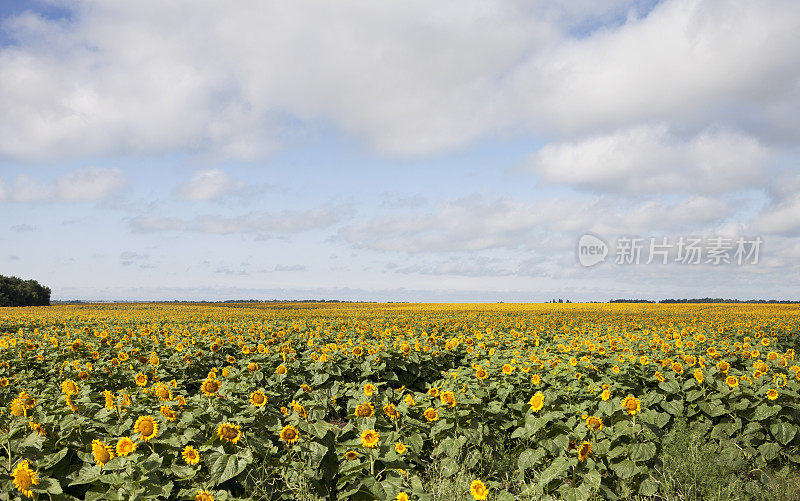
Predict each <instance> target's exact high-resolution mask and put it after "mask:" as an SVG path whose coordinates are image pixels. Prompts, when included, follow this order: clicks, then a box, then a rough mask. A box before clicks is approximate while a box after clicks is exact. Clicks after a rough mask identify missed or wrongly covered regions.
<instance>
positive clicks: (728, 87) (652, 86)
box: [0, 0, 800, 301]
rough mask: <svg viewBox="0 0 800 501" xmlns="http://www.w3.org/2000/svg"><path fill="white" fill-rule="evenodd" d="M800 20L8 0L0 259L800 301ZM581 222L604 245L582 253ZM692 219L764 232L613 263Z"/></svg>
mask: <svg viewBox="0 0 800 501" xmlns="http://www.w3.org/2000/svg"><path fill="white" fill-rule="evenodd" d="M798 29H800V6H799V5H798V4H797V3H796V2H792V1H788V0H786V1H777V0H776V1H767V2H755V1H754V2H724V1H723V2H706V1H701V0H694V1H688V0H681V1H679V0H667V1H663V2H643V1H638V2H636V1H625V0H609V1H600V2H588V1H587V2H569V3H563V4H556V3H552V2H522V1H520V2H515V1H512V2H505V3H501V4H498V3H496V2H488V1H477V0H474V1H467V2H440V3H437V4H436V5H430V4H429V3H426V2H421V1H419V2H405V3H380V4H378V3H374V2H356V1H353V2H350V1H346V2H339V3H336V5H335V6H334V5H333V4H331V5H324V4H319V3H316V2H306V1H298V2H293V3H291V4H284V3H281V2H274V3H273V2H257V3H254V4H252V5H241V6H240V5H238V4H237V5H231V4H217V3H211V2H209V3H204V2H199V3H198V2H188V1H187V2H183V3H182V2H178V3H175V4H170V6H168V7H167V6H164V5H163V3H162V2H155V1H153V2H149V1H144V2H136V3H131V4H129V3H122V2H109V1H100V0H94V1H78V0H75V1H72V2H68V3H55V2H47V1H34V2H21V1H11V2H3V4H2V6H0V110H2V111H0V248H2V251H0V274H4V275H17V276H21V277H25V278H36V279H38V280H40V281H41V282H43V283H45V284H47V285H49V286H50V287H51V288H52V289H53V297H54V298H56V299H73V298H81V299H126V300H128V299H132V300H137V299H143V300H144V299H213V300H218V299H226V298H261V299H274V298H330V299H348V300H419V301H546V300H550V299H551V298H559V297H561V298H570V299H572V300H607V299H610V298H614V297H644V298H656V299H657V298H663V297H676V296H678V297H697V296H719V297H739V298H750V297H758V298H764V297H766V298H773V297H779V298H794V299H800V291H798V285H797V284H798V283H800V282H799V281H798V279H799V278H800V268H799V266H800V265H798V264H796V263H797V262H798V257H800V242H798V240H797V236H798V235H800V216H798V214H800V175H799V173H798V147H797V145H798V131H799V130H800V128H798V127H797V120H796V116H798V115H799V114H800V109H798V108H800V106H799V105H800V92H798V90H797V89H798V88H800V56H798V55H797V54H800V51H798V50H796V49H800V47H797V45H798V43H800V42H799V41H798V39H797V36H796V34H797V33H798ZM793 49H795V50H793ZM586 232H591V233H593V234H596V235H599V236H601V237H602V238H603V239H605V240H606V241H607V242H608V243H609V244H611V246H612V248H611V258H610V259H608V260H607V261H606V262H604V263H601V264H600V265H598V266H594V267H591V268H585V267H582V266H581V265H580V264H579V262H578V260H577V258H576V243H577V241H578V238H579V237H580V236H581V235H583V234H584V233H586ZM688 235H694V236H699V237H702V238H704V239H709V238H711V237H713V236H715V235H723V236H726V237H729V238H731V239H736V238H738V237H745V238H748V239H751V238H754V237H755V236H760V237H762V238H763V241H764V246H763V248H761V249H760V252H761V254H760V259H759V262H758V263H756V264H749V265H746V266H736V265H729V266H712V265H706V264H701V265H698V266H688V265H685V264H680V263H676V262H674V259H672V258H674V257H675V255H674V253H673V254H671V255H670V257H671V261H672V262H671V263H670V264H668V265H656V264H650V265H644V264H643V265H639V266H625V265H619V264H615V263H614V262H613V257H614V256H613V253H614V248H613V244H614V242H615V241H616V239H617V238H619V237H620V236H639V237H642V238H645V239H648V238H649V237H656V238H668V239H670V241H671V242H676V241H677V240H678V239H679V238H680V237H682V236H688Z"/></svg>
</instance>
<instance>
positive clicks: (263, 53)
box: [0, 0, 800, 159]
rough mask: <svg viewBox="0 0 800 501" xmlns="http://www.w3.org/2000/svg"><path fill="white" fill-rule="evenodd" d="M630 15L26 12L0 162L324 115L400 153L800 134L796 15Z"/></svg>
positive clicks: (85, 6)
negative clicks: (508, 140) (653, 137)
mask: <svg viewBox="0 0 800 501" xmlns="http://www.w3.org/2000/svg"><path fill="white" fill-rule="evenodd" d="M639 3H640V2H636V1H631V2H625V1H610V2H581V3H579V4H573V3H570V4H569V5H567V6H562V7H558V6H554V4H553V3H552V2H522V1H518V2H501V3H496V2H486V1H483V0H460V1H454V0H453V1H445V2H436V3H435V4H431V3H430V2H424V1H422V0H414V1H412V2H410V3H408V2H405V3H392V2H389V3H387V2H378V3H375V2H365V1H356V0H354V1H348V2H337V3H335V4H324V3H319V2H313V1H304V0H298V1H294V2H290V3H288V4H287V3H285V2H279V1H273V2H267V1H265V2H256V3H248V4H235V3H234V4H232V3H213V2H212V3H202V2H200V3H198V2H189V1H184V2H178V3H176V4H171V5H170V6H169V7H165V6H164V5H163V2H157V1H155V0H149V1H143V2H135V3H129V2H105V1H100V0H85V1H82V2H77V3H76V4H75V6H74V9H75V11H76V12H75V14H74V16H73V17H72V19H71V20H70V21H69V22H56V21H47V20H44V19H42V18H38V17H36V16H35V15H33V14H25V15H23V16H18V17H16V18H12V19H8V20H6V22H5V25H4V28H5V29H6V30H7V32H8V33H9V35H10V36H11V37H13V38H15V39H16V42H17V43H16V44H15V45H13V46H7V47H4V48H2V49H0V109H3V114H2V118H0V156H2V157H6V158H15V159H32V158H33V159H36V158H54V157H58V158H63V157H65V156H86V155H98V154H160V153H170V152H175V151H180V152H187V151H188V152H199V153H204V154H207V155H211V156H216V157H233V158H254V157H258V156H262V155H264V154H267V153H269V152H271V151H273V150H274V148H276V147H277V146H279V145H280V144H282V143H283V142H285V141H286V140H287V139H291V138H293V137H296V135H297V134H301V135H302V134H305V133H306V132H305V129H306V128H310V129H312V130H313V128H314V127H315V126H316V125H317V124H320V123H321V124H332V125H333V126H335V127H337V128H338V129H340V130H342V131H345V132H346V133H348V134H351V135H354V136H356V137H358V138H359V139H361V140H363V141H364V142H365V143H367V144H369V145H371V146H372V147H374V148H376V149H377V150H378V151H380V152H383V153H389V154H399V155H425V154H430V153H435V152H441V151H446V150H448V149H452V148H456V147H460V146H463V145H465V144H468V143H470V142H474V141H477V140H480V139H483V138H487V137H492V136H494V135H495V134H497V133H498V132H502V131H508V130H511V131H514V132H515V133H517V132H519V131H520V130H533V131H538V132H540V133H542V134H543V135H544V136H547V137H550V138H554V139H559V138H564V137H565V136H567V137H575V136H576V135H583V134H592V133H596V132H598V131H607V130H609V129H616V128H628V127H631V126H634V125H637V124H641V123H649V122H653V121H668V122H677V123H681V124H683V125H685V126H686V127H690V128H692V127H693V128H695V129H697V128H704V127H706V126H707V125H709V124H718V125H721V126H723V127H725V128H728V129H731V130H743V131H746V132H747V133H748V134H751V135H753V136H755V137H756V138H757V139H758V140H759V141H764V142H766V143H771V142H773V141H777V142H779V143H781V144H786V143H787V142H791V141H796V140H797V139H798V131H797V128H796V127H795V126H794V125H795V121H794V118H793V117H794V116H796V112H797V109H798V106H800V99H798V95H797V92H796V82H797V79H798V76H800V65H799V64H798V59H799V58H800V55H798V54H800V52H798V51H797V50H795V49H797V46H798V41H797V36H796V34H797V30H798V27H800V3H797V2H795V1H793V0H765V1H754V0H752V1H739V2H735V1H733V0H730V1H722V0H666V1H664V2H661V3H660V4H659V5H657V6H656V7H655V8H653V9H652V11H649V12H647V11H646V10H643V9H642V8H641V7H640V6H639V5H638V4H639ZM587 5H588V6H589V7H590V8H587V7H586V6H587ZM629 10H630V11H631V12H635V13H636V14H637V15H630V16H628V17H627V18H626V17H625V13H626V12H628V11H629ZM644 12H646V15H645V16H641V15H640V14H642V13H644ZM603 23H606V24H603ZM176 27H177V28H176ZM587 27H588V31H587ZM298 129H299V130H298Z"/></svg>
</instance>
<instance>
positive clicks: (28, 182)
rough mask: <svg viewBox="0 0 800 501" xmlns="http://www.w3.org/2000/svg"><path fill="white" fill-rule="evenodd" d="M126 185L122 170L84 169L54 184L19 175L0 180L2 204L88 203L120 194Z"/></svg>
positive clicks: (61, 178) (66, 175)
mask: <svg viewBox="0 0 800 501" xmlns="http://www.w3.org/2000/svg"><path fill="white" fill-rule="evenodd" d="M126 185H127V179H126V177H125V175H124V174H123V173H122V171H121V170H120V169H117V168H113V169H107V168H102V167H84V168H82V169H78V170H76V171H73V172H68V173H66V174H63V175H61V176H59V177H58V178H56V179H55V180H54V181H50V182H41V181H37V180H35V179H33V178H31V177H30V176H27V175H25V174H20V175H19V176H17V177H16V178H15V179H13V180H12V181H10V182H8V181H5V180H4V179H2V178H0V202H88V201H99V200H103V199H106V198H108V197H110V196H111V195H114V194H115V193H118V192H119V191H120V190H121V189H122V188H123V187H125V186H126Z"/></svg>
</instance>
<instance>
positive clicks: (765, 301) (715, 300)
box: [659, 297, 800, 304]
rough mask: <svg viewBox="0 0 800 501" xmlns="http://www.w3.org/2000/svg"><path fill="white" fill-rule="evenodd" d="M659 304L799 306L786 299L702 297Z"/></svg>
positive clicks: (796, 302) (799, 302)
mask: <svg viewBox="0 0 800 501" xmlns="http://www.w3.org/2000/svg"><path fill="white" fill-rule="evenodd" d="M659 303H753V304H800V301H791V300H788V299H722V298H714V297H704V298H702V299H662V300H661V301H659Z"/></svg>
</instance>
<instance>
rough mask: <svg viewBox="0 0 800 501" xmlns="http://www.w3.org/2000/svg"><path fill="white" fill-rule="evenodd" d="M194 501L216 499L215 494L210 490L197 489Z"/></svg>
mask: <svg viewBox="0 0 800 501" xmlns="http://www.w3.org/2000/svg"><path fill="white" fill-rule="evenodd" d="M194 501H214V496H212V495H211V493H210V492H208V491H197V494H196V495H195V496H194Z"/></svg>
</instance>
